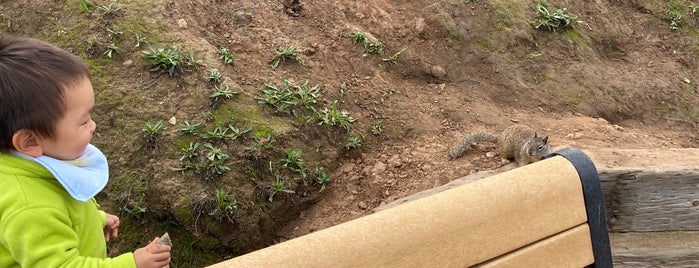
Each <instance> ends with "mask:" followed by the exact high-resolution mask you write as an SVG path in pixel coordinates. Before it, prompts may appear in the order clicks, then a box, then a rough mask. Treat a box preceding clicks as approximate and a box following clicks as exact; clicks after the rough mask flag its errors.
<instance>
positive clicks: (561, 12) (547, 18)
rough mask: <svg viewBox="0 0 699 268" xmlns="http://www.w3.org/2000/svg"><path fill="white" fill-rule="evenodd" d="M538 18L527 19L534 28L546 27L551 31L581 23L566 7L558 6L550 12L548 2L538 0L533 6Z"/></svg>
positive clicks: (561, 29)
mask: <svg viewBox="0 0 699 268" xmlns="http://www.w3.org/2000/svg"><path fill="white" fill-rule="evenodd" d="M534 10H535V11H536V15H537V16H538V18H536V19H534V20H531V21H529V23H530V24H531V25H532V26H533V27H534V28H536V29H544V28H545V29H546V30H549V31H551V32H556V31H565V30H567V29H572V28H573V23H582V21H580V20H578V17H577V16H575V15H573V14H570V13H569V12H568V9H567V8H558V9H556V10H555V11H553V12H551V11H550V7H549V5H548V2H546V0H540V1H538V2H537V3H536V6H535V7H534Z"/></svg>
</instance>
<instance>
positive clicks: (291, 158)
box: [281, 148, 306, 178]
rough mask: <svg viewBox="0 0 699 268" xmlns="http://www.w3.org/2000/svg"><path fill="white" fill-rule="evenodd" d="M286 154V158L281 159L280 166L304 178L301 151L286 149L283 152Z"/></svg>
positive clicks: (304, 169) (304, 170)
mask: <svg viewBox="0 0 699 268" xmlns="http://www.w3.org/2000/svg"><path fill="white" fill-rule="evenodd" d="M284 152H285V153H286V158H283V159H282V160H281V161H282V166H283V167H284V168H288V169H290V170H293V171H295V172H296V173H298V174H300V175H301V177H304V178H305V177H306V166H305V164H304V161H303V158H301V154H302V151H301V150H297V149H293V148H292V149H287V150H286V151H284Z"/></svg>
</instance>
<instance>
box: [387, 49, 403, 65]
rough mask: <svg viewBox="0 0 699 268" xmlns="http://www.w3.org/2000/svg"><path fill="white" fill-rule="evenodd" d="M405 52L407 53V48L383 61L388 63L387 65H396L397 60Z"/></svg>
mask: <svg viewBox="0 0 699 268" xmlns="http://www.w3.org/2000/svg"><path fill="white" fill-rule="evenodd" d="M403 51H405V48H403V49H401V50H400V51H398V52H396V53H394V54H393V55H391V56H390V57H388V58H384V59H383V61H384V62H387V63H389V64H396V60H397V59H398V56H399V55H400V54H401V53H403Z"/></svg>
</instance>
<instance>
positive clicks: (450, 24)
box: [437, 11, 464, 42]
mask: <svg viewBox="0 0 699 268" xmlns="http://www.w3.org/2000/svg"><path fill="white" fill-rule="evenodd" d="M437 16H438V18H439V21H441V22H442V25H443V26H444V28H445V29H446V30H447V32H448V33H449V37H450V38H451V39H452V40H454V41H457V42H462V41H464V34H463V33H462V32H461V29H459V26H458V24H457V23H456V21H455V20H454V18H453V17H452V16H451V15H449V13H447V12H446V11H443V12H440V13H439V14H438V15H437Z"/></svg>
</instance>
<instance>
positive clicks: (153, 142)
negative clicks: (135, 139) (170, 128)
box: [143, 121, 165, 149]
mask: <svg viewBox="0 0 699 268" xmlns="http://www.w3.org/2000/svg"><path fill="white" fill-rule="evenodd" d="M163 132H165V126H164V125H163V121H157V122H155V123H151V122H150V121H146V123H145V126H144V127H143V140H144V142H145V144H146V146H147V147H148V148H151V149H155V148H156V147H157V145H158V143H159V142H160V136H161V135H162V134H163Z"/></svg>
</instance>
